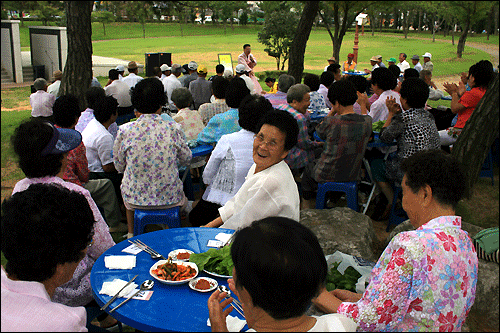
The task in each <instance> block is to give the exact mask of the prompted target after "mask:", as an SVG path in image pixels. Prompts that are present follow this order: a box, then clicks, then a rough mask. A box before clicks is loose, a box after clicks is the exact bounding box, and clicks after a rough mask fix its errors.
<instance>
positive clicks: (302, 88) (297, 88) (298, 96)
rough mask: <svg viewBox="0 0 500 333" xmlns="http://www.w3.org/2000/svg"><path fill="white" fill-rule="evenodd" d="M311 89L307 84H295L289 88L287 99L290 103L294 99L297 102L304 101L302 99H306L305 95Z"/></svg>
mask: <svg viewBox="0 0 500 333" xmlns="http://www.w3.org/2000/svg"><path fill="white" fill-rule="evenodd" d="M310 91H311V89H310V88H309V87H308V86H307V85H305V84H302V83H297V84H294V85H293V86H291V87H290V89H288V92H287V93H286V101H287V102H288V104H290V103H292V102H293V101H294V100H295V101H297V102H302V100H303V99H304V95H305V94H307V93H308V92H310Z"/></svg>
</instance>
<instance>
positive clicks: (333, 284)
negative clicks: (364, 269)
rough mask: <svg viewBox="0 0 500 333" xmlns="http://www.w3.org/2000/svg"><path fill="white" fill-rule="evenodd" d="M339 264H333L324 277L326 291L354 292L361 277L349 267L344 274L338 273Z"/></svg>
mask: <svg viewBox="0 0 500 333" xmlns="http://www.w3.org/2000/svg"><path fill="white" fill-rule="evenodd" d="M339 264H340V263H339V262H336V263H334V264H333V266H332V268H331V269H330V272H328V275H327V276H326V290H328V291H331V290H334V289H345V290H350V291H353V292H356V283H357V282H358V279H359V278H360V277H361V274H360V273H359V272H358V271H357V270H355V269H354V268H353V267H351V266H349V267H347V268H346V270H345V271H344V274H342V273H340V272H339V271H338V269H337V268H338V267H339Z"/></svg>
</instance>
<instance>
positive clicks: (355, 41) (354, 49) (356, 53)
mask: <svg viewBox="0 0 500 333" xmlns="http://www.w3.org/2000/svg"><path fill="white" fill-rule="evenodd" d="M358 35H359V28H358V23H357V22H356V32H355V33H354V47H353V48H352V50H353V53H354V59H353V61H354V62H355V63H357V62H358V42H359V39H358Z"/></svg>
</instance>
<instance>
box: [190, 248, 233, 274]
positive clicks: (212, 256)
mask: <svg viewBox="0 0 500 333" xmlns="http://www.w3.org/2000/svg"><path fill="white" fill-rule="evenodd" d="M189 261H190V262H194V263H195V264H196V265H197V266H198V269H199V270H200V271H202V270H204V269H205V270H207V271H208V272H212V273H216V274H219V275H228V276H231V275H233V267H234V264H233V259H232V258H231V244H230V245H227V246H224V247H223V248H221V249H210V250H208V251H206V252H203V253H193V254H191V256H190V257H189Z"/></svg>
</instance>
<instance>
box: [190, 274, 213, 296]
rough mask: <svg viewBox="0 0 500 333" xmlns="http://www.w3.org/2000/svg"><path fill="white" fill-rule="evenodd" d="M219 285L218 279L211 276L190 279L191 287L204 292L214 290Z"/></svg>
mask: <svg viewBox="0 0 500 333" xmlns="http://www.w3.org/2000/svg"><path fill="white" fill-rule="evenodd" d="M218 285H219V284H218V283H217V281H216V280H214V279H211V278H209V277H198V278H196V279H193V280H191V281H189V288H191V289H193V290H196V291H199V292H202V293H206V292H209V291H212V290H214V289H215V288H217V286H218Z"/></svg>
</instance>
